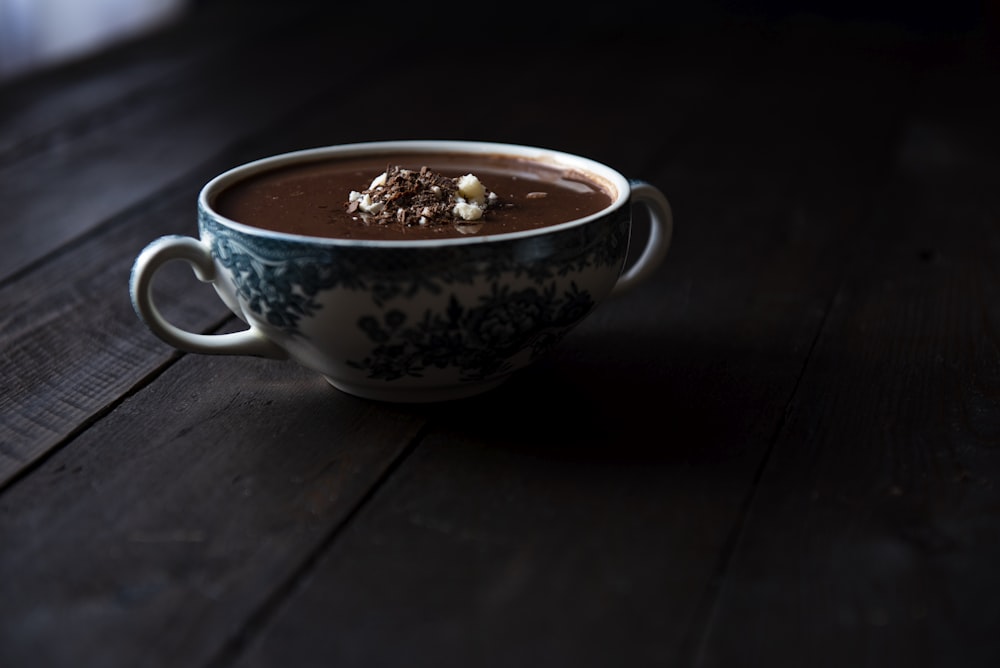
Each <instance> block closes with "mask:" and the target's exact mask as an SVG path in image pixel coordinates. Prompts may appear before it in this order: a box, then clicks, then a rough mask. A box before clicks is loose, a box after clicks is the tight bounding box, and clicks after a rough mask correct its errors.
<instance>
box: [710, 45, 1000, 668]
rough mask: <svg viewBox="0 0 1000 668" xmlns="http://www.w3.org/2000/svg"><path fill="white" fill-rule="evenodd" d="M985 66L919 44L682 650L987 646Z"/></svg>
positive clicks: (994, 454)
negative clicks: (732, 544)
mask: <svg viewBox="0 0 1000 668" xmlns="http://www.w3.org/2000/svg"><path fill="white" fill-rule="evenodd" d="M998 74H1000V73H998V70H997V68H996V66H995V61H994V63H993V64H989V65H988V66H984V67H982V68H981V69H980V66H979V65H977V64H976V63H975V62H972V63H969V62H966V61H965V60H964V57H963V56H962V55H961V54H958V55H956V56H955V57H954V58H951V59H949V58H938V59H934V60H929V61H927V70H926V74H925V76H924V78H923V81H922V84H921V87H920V88H919V95H918V97H916V99H915V104H914V106H913V107H912V112H911V113H910V114H909V116H908V119H907V123H906V125H905V126H904V131H903V133H902V141H901V144H900V147H899V150H898V153H897V155H896V162H895V170H894V173H893V175H892V178H891V180H889V181H888V182H887V183H886V185H885V187H884V188H882V189H881V190H880V192H879V193H878V198H877V201H876V207H875V209H874V211H873V213H872V215H871V218H870V220H869V221H868V223H867V225H866V226H865V227H864V228H863V230H859V232H860V234H859V237H858V240H857V243H858V246H859V252H858V253H857V254H856V256H855V258H854V262H853V263H852V266H851V268H850V271H849V272H848V274H847V277H846V280H845V282H844V285H843V286H842V287H841V289H840V290H839V291H838V294H837V298H836V302H835V305H834V308H833V309H832V310H831V313H830V316H829V318H828V319H827V322H826V323H825V325H824V328H823V332H822V335H821V337H820V340H819V341H818V343H817V346H816V352H815V354H814V355H812V356H811V359H810V362H809V365H808V368H807V369H806V371H805V374H804V376H803V379H802V382H801V384H800V387H799V389H798V391H797V392H796V395H795V397H794V400H793V403H792V406H791V410H790V412H789V416H788V420H787V423H786V425H785V427H784V429H783V430H782V432H781V434H780V435H779V438H778V439H777V442H776V444H775V447H774V452H773V454H772V456H771V458H770V461H769V462H768V466H767V468H766V470H765V471H764V472H763V476H762V479H761V484H760V486H759V488H758V490H757V491H756V493H755V494H754V497H753V500H752V504H751V506H750V509H749V514H748V518H747V523H746V526H745V528H744V530H743V532H742V534H741V536H740V540H739V545H738V548H737V550H736V552H735V554H734V555H733V558H732V562H731V565H730V566H729V567H728V568H727V569H726V572H725V577H724V579H723V581H722V586H721V592H720V595H719V600H718V602H717V604H716V605H715V606H714V611H713V616H712V617H713V619H712V624H711V626H710V627H709V629H708V633H707V636H706V638H705V639H704V643H703V649H702V652H701V654H700V656H699V664H698V665H704V666H731V665H734V663H739V664H740V665H749V664H752V665H771V666H792V665H794V666H802V665H853V666H883V665H909V666H959V665H960V666H969V667H973V668H975V667H983V668H985V667H986V666H995V665H997V664H998V663H1000V643H998V642H997V638H996V630H997V624H998V623H1000V603H998V601H1000V598H998V596H997V594H998V592H1000V576H998V575H997V569H996V564H997V563H998V561H1000V533H998V531H997V527H998V526H1000V510H998V509H1000V491H998V489H997V487H996V484H995V481H996V479H997V476H1000V452H998V449H997V444H998V443H1000V400H998V397H1000V362H998V360H1000V355H998V351H1000V336H998V332H1000V280H998V274H997V267H998V266H1000V236H998V234H997V211H998V201H997V189H996V187H995V185H996V183H995V179H996V175H997V173H998V170H1000V129H998V125H997V118H1000V96H998V90H997V87H996V86H995V85H994V84H995V82H996V81H997V77H998ZM775 627H779V628H782V629H783V630H784V632H783V634H782V635H783V637H784V641H783V642H782V643H781V644H780V645H778V644H776V643H775V642H774V641H775V635H774V633H773V630H774V628H775Z"/></svg>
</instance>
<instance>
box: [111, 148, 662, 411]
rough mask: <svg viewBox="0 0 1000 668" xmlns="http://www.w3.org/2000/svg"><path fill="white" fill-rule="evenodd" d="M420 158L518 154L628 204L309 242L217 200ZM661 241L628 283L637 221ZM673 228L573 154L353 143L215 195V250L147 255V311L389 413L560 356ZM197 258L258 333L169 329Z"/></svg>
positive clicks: (658, 255) (198, 268) (201, 342)
mask: <svg viewBox="0 0 1000 668" xmlns="http://www.w3.org/2000/svg"><path fill="white" fill-rule="evenodd" d="M407 153H411V154H412V153H420V154H427V153H442V154H449V155H451V154H456V153H460V154H472V155H484V156H485V155H490V156H496V155H500V156H513V157H516V158H518V159H521V160H524V159H528V160H533V161H536V160H537V161H543V162H544V163H545V164H547V165H554V166H558V167H561V168H565V169H567V170H575V171H576V172H582V173H584V174H586V175H588V178H591V177H592V178H593V180H594V181H595V182H596V183H599V184H601V185H602V188H606V189H607V191H608V192H609V193H610V194H611V195H612V200H613V201H612V203H611V204H610V205H609V206H608V207H606V208H605V209H603V210H601V211H599V212H598V213H595V214H592V215H590V216H587V217H584V218H580V219H577V220H571V221H567V222H564V223H559V224H555V225H551V226H547V227H543V228H538V229H534V230H528V231H523V232H512V233H505V234H493V235H490V234H486V235H477V236H469V237H459V238H449V239H427V240H357V239H353V240H352V239H338V238H328V237H314V236H300V235H294V234H287V233H282V232H275V231H270V230H265V229H261V228H256V227H250V226H248V225H244V224H241V223H238V222H235V221H232V220H229V219H227V218H225V217H224V216H222V215H220V214H219V213H218V212H217V211H215V209H214V208H213V202H214V201H215V198H216V197H217V196H218V194H219V193H220V192H222V191H223V190H224V189H225V188H227V187H229V186H230V185H232V184H233V183H236V182H239V181H241V180H243V179H246V178H247V177H249V176H252V175H254V174H258V173H260V172H262V171H266V170H272V169H275V168H278V167H283V166H287V165H294V164H303V163H306V162H311V161H318V160H324V161H325V160H330V159H333V158H336V159H340V158H343V159H345V160H346V159H350V158H352V157H356V156H367V155H374V154H381V155H385V156H386V157H387V159H388V160H390V161H391V160H392V158H393V157H396V158H401V157H403V156H404V155H405V154H407ZM636 205H642V206H645V207H646V209H647V210H648V212H649V216H648V218H649V219H650V234H649V235H647V239H646V242H645V244H646V245H645V247H644V249H643V250H642V252H641V253H639V255H638V258H637V259H636V260H635V261H634V262H633V263H632V264H631V266H629V267H628V268H627V269H626V266H625V263H626V257H627V255H628V251H629V239H630V236H631V226H632V222H631V221H632V215H631V213H632V207H633V206H636ZM672 228H673V221H672V217H671V211H670V207H669V204H668V203H667V200H666V198H665V197H664V196H663V194H662V193H661V192H660V191H659V190H658V189H656V188H655V187H653V186H651V185H650V184H648V183H646V182H644V181H638V180H628V179H626V178H625V177H624V176H622V175H621V174H619V173H618V172H617V171H615V170H613V169H611V168H610V167H607V166H605V165H602V164H600V163H597V162H594V161H591V160H589V159H586V158H583V157H580V156H574V155H570V154H566V153H561V152H558V151H551V150H547V149H541V148H534V147H525V146H517V145H509V144H496V143H486V142H454V141H399V142H371V143H365V144H349V145H342V146H333V147H326V148H318V149H309V150H304V151H297V152H294V153H289V154H283V155H279V156H274V157H271V158H265V159H263V160H258V161H255V162H252V163H248V164H246V165H243V166H240V167H236V168H234V169H232V170H230V171H228V172H225V173H223V174H221V175H219V176H218V177H216V178H215V179H213V180H212V181H210V182H209V183H208V184H206V186H205V187H204V188H203V189H202V192H201V194H200V196H199V200H198V229H199V236H200V238H199V239H194V238H192V237H186V236H166V237H161V238H160V239H157V240H155V241H154V242H152V243H151V244H150V245H149V246H147V247H146V248H145V249H144V250H143V251H142V253H140V255H139V256H138V257H137V259H136V262H135V264H134V266H133V271H132V278H131V282H130V291H131V295H132V301H133V305H134V306H135V309H136V312H137V313H138V315H139V316H140V318H142V320H143V321H144V322H145V323H146V324H147V326H149V328H150V329H151V330H152V331H153V332H154V333H155V334H156V335H157V336H159V337H160V338H161V339H163V340H164V341H165V342H167V343H169V344H171V345H173V346H175V347H176V348H179V349H181V350H185V351H189V352H196V353H207V354H243V355H255V356H262V357H271V358H276V359H284V358H291V359H293V360H295V361H296V362H298V363H299V364H301V365H303V366H305V367H307V368H309V369H312V370H314V371H316V372H318V373H320V374H322V375H323V376H324V377H325V378H326V379H327V381H329V382H330V384H332V385H333V386H334V387H337V388H339V389H340V390H342V391H344V392H347V393H349V394H352V395H356V396H359V397H365V398H369V399H376V400H383V401H399V402H429V401H443V400H450V399H458V398H463V397H469V396H473V395H476V394H479V393H482V392H484V391H487V390H489V389H491V388H493V387H495V386H497V385H498V384H500V383H502V382H503V381H504V380H505V379H506V378H508V377H509V376H510V375H511V374H512V373H514V372H516V371H517V370H519V369H521V368H524V367H525V366H527V365H529V364H531V363H532V362H533V361H535V360H537V359H538V358H540V357H541V356H543V355H544V354H545V353H546V352H548V351H549V350H551V349H552V348H553V347H554V346H555V345H557V344H558V343H559V341H560V340H562V338H563V337H564V336H566V334H567V333H568V332H569V331H570V330H571V329H572V328H573V327H575V326H576V325H577V324H579V323H580V322H581V321H582V320H583V319H584V318H585V317H586V316H587V315H589V314H590V313H591V312H592V311H593V310H594V308H596V307H597V306H598V304H600V303H601V301H602V300H604V299H605V298H606V297H608V296H609V295H611V294H612V293H618V292H621V291H624V290H625V289H628V288H631V287H632V286H634V285H636V284H638V283H640V282H642V281H643V280H645V279H646V278H647V277H648V276H649V275H650V274H651V273H652V272H653V271H654V270H655V269H656V268H657V267H658V265H660V264H661V263H662V261H663V259H664V256H665V254H666V252H667V249H668V247H669V244H670V239H671V236H672ZM178 259H179V260H184V261H186V262H188V263H190V264H191V265H192V267H193V268H194V271H195V274H196V275H197V276H198V277H199V278H200V279H201V280H203V281H207V282H211V283H212V285H213V286H214V287H215V289H216V291H217V292H218V294H219V295H220V297H221V298H222V300H223V301H224V302H225V303H226V305H227V306H228V307H229V309H230V310H232V312H233V313H235V314H236V315H237V316H238V317H239V318H241V319H242V320H243V321H244V322H246V323H247V324H248V325H249V328H248V329H246V330H244V331H242V332H236V333H233V334H223V335H203V334H198V333H193V332H187V331H184V330H181V329H179V328H177V327H175V326H174V325H172V324H171V323H169V322H168V321H166V320H165V319H164V318H163V317H162V316H161V314H160V313H159V311H158V310H157V309H156V306H155V304H154V303H153V300H152V294H151V286H152V280H153V277H154V275H155V274H156V272H157V270H158V268H159V267H160V266H162V265H163V264H164V263H165V262H169V261H173V260H178Z"/></svg>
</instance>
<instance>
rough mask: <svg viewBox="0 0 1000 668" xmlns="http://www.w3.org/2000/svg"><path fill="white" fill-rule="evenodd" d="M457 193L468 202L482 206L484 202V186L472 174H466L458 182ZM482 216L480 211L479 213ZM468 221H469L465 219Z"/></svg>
mask: <svg viewBox="0 0 1000 668" xmlns="http://www.w3.org/2000/svg"><path fill="white" fill-rule="evenodd" d="M457 185H458V193H459V194H460V195H461V196H462V197H464V198H465V199H467V200H468V201H470V202H475V203H476V204H478V205H480V206H482V205H483V204H484V203H485V202H486V186H484V185H483V184H482V182H481V181H480V180H479V179H478V178H476V176H475V175H473V174H466V175H465V176H463V177H461V178H460V179H459V180H458V183H457ZM479 215H482V211H480V212H479ZM466 220H470V219H468V218H467V219H466Z"/></svg>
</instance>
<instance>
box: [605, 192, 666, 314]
mask: <svg viewBox="0 0 1000 668" xmlns="http://www.w3.org/2000/svg"><path fill="white" fill-rule="evenodd" d="M629 186H630V187H631V188H632V206H644V207H646V211H647V212H648V213H649V238H648V239H647V240H646V246H645V248H643V250H642V254H641V255H640V256H639V257H638V259H636V261H635V262H634V263H632V266H631V267H629V268H628V269H627V270H626V271H625V272H623V273H622V275H621V276H619V277H618V282H617V283H616V284H615V287H614V290H613V291H612V293H613V294H616V295H618V294H621V293H623V292H625V291H627V290H630V289H631V288H633V287H635V286H636V285H638V284H639V283H642V282H643V281H645V280H646V279H647V278H649V277H650V276H651V275H652V274H653V272H654V271H656V269H657V268H658V267H659V266H660V265H661V264H662V263H663V259H664V258H665V257H666V256H667V250H668V249H669V248H670V242H671V240H672V239H673V235H674V214H673V210H672V209H671V208H670V202H668V201H667V198H666V196H665V195H664V194H663V193H662V192H661V191H660V189H659V188H657V187H656V186H654V185H652V184H650V183H648V182H646V181H642V180H640V179H629Z"/></svg>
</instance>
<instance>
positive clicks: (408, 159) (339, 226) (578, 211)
mask: <svg viewBox="0 0 1000 668" xmlns="http://www.w3.org/2000/svg"><path fill="white" fill-rule="evenodd" d="M389 165H399V166H401V167H404V168H406V169H412V170H419V169H420V168H421V167H423V166H427V167H429V168H430V169H432V170H434V171H436V172H438V173H440V174H442V175H444V176H448V177H450V178H457V177H461V176H463V175H465V174H469V173H471V174H475V175H476V176H477V177H478V178H479V180H480V181H481V182H482V183H483V185H485V186H486V188H488V189H489V190H491V191H493V192H495V193H496V194H497V196H498V198H499V201H498V203H497V205H496V206H491V207H490V208H489V209H488V210H487V211H486V213H485V214H484V216H483V218H482V219H480V220H478V221H475V222H474V223H473V224H470V223H469V222H468V221H463V220H457V221H454V222H452V221H448V222H446V223H436V224H432V225H431V224H428V225H414V224H411V225H404V224H400V223H390V224H377V223H371V222H366V221H365V220H364V217H363V216H361V215H359V214H358V213H357V212H354V213H348V212H347V202H348V198H349V196H350V193H351V191H352V190H356V191H362V190H364V189H366V188H368V186H369V185H370V184H371V182H372V180H373V179H374V178H375V177H377V176H378V175H379V174H381V173H382V172H384V171H385V170H386V168H387V167H388V166H389ZM540 193H544V195H540ZM612 201H613V199H612V196H611V195H610V194H609V193H608V191H607V190H606V189H603V188H602V187H601V186H600V185H599V183H598V181H597V179H596V178H591V177H588V176H586V175H583V174H580V173H577V172H572V173H570V172H566V171H564V170H561V169H557V168H554V167H552V166H550V165H545V164H540V163H535V162H531V161H528V160H523V159H518V158H514V157H510V156H485V155H464V154H458V155H452V154H444V155H441V154H400V155H375V156H363V157H353V158H341V159H333V160H324V161H318V162H310V163H303V164H299V165H293V166H288V167H281V168H278V169H274V170H271V171H268V172H264V173H261V174H257V175H254V176H252V177H249V178H247V179H245V180H243V181H240V182H239V183H236V184H233V185H232V186H230V187H228V188H226V189H225V190H223V191H222V192H220V193H219V194H218V195H217V196H216V198H215V201H214V203H213V204H212V206H213V207H214V209H215V210H216V211H217V212H219V213H220V214H222V215H223V216H225V217H227V218H229V219H231V220H235V221H237V222H240V223H244V224H246V225H251V226H253V227H261V228H265V229H269V230H275V231H279V232H289V233H292V234H303V235H309V236H320V237H337V238H343V239H394V240H398V239H442V238H454V237H466V236H470V235H473V236H482V235H486V234H491V235H492V234H503V233H507V232H514V231H520V230H528V229H535V228H539V227H546V226H549V225H555V224H558V223H563V222H566V221H569V220H575V219H577V218H582V217H584V216H588V215H590V214H592V213H596V212H598V211H600V210H602V209H604V208H605V207H607V206H608V205H610V204H611V202H612Z"/></svg>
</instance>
